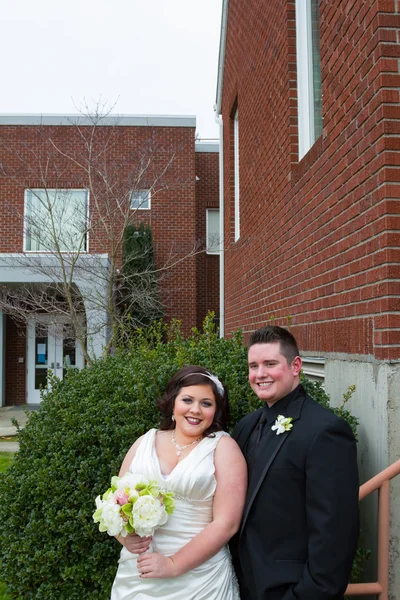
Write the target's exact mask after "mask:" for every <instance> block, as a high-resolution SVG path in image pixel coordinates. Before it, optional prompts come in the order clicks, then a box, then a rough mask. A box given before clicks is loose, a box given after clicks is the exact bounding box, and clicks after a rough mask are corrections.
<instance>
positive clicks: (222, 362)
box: [0, 315, 259, 600]
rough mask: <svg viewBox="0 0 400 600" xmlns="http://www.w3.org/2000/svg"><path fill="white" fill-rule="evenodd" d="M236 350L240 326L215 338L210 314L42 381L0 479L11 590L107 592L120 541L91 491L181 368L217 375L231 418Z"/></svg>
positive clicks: (93, 595) (115, 465)
mask: <svg viewBox="0 0 400 600" xmlns="http://www.w3.org/2000/svg"><path fill="white" fill-rule="evenodd" d="M246 354H247V352H246V349H245V348H244V346H243V341H242V336H241V333H240V332H236V333H234V334H233V336H232V337H231V338H230V339H229V340H226V339H219V337H218V336H217V332H216V330H215V328H214V325H213V320H212V315H210V317H209V318H207V319H206V321H205V325H204V330H203V332H199V331H198V330H197V329H194V330H193V333H192V335H191V336H190V337H189V338H188V339H186V340H184V339H183V338H182V336H181V333H180V329H179V323H177V322H175V323H172V324H171V325H170V326H169V327H166V326H164V325H161V324H158V325H155V326H153V327H150V328H149V329H148V330H146V331H142V330H137V331H136V332H135V333H134V337H133V339H132V340H131V343H130V345H129V346H128V347H127V348H125V349H123V350H120V351H117V352H116V354H115V355H114V356H109V357H107V358H105V359H102V360H98V361H97V362H95V363H94V364H93V365H91V366H90V367H88V368H86V369H84V370H82V371H77V370H73V369H71V370H69V371H68V373H67V376H66V377H65V379H64V380H63V381H59V380H57V379H53V380H52V382H51V390H48V391H46V392H45V393H44V394H43V401H42V405H41V408H40V410H39V411H37V412H32V413H30V416H29V420H28V423H27V425H26V427H25V428H24V429H23V430H22V431H20V432H19V441H20V451H19V453H18V454H17V455H16V457H15V461H14V463H13V465H12V466H11V467H10V468H9V469H7V471H6V472H5V473H4V474H3V475H2V476H1V478H0V561H1V567H2V578H3V580H4V582H5V583H6V585H7V591H8V593H9V594H10V596H11V598H13V599H14V600H16V599H18V600H25V599H28V598H35V599H43V600H49V599H51V600H57V599H65V600H86V599H90V600H93V599H96V600H97V599H98V600H103V599H104V600H105V599H106V598H109V595H110V587H111V583H112V581H113V578H114V575H115V571H116V568H117V559H118V554H119V550H120V545H119V544H118V542H116V541H115V540H113V539H110V538H109V537H108V536H107V535H106V534H104V533H103V534H102V533H99V531H98V528H97V526H96V525H95V524H94V523H93V521H92V513H93V511H94V508H95V507H94V498H95V497H96V496H97V495H98V494H100V493H103V492H104V490H105V489H106V488H107V487H108V485H109V481H110V478H111V476H112V475H113V474H116V473H117V472H118V470H119V467H120V464H121V461H122V459H123V457H124V455H125V453H126V451H127V450H128V448H129V446H130V445H131V444H132V443H133V441H134V440H135V439H137V438H138V437H139V436H140V435H142V434H143V433H144V432H145V431H147V430H148V429H149V428H151V427H154V426H157V424H158V420H159V416H158V411H157V408H156V403H155V400H156V399H157V398H159V397H160V396H161V395H162V393H163V391H164V388H165V385H166V383H167V381H168V380H169V378H170V377H171V376H172V375H173V373H174V372H175V371H177V370H178V369H179V368H180V367H181V366H183V365H185V364H201V365H203V366H205V367H206V368H208V369H210V370H211V371H212V372H213V373H215V374H216V375H218V376H219V377H220V378H221V380H222V381H224V383H225V384H226V385H227V387H228V390H229V395H230V403H231V407H232V424H233V423H235V422H236V421H237V420H238V419H240V418H241V417H242V416H244V415H245V414H247V413H248V412H249V411H251V410H254V408H256V407H257V406H258V404H259V401H258V400H257V398H256V397H255V396H254V394H253V393H252V392H251V390H250V387H249V385H248V382H247V360H246Z"/></svg>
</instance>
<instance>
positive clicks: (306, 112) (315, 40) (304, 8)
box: [296, 0, 322, 160]
mask: <svg viewBox="0 0 400 600" xmlns="http://www.w3.org/2000/svg"><path fill="white" fill-rule="evenodd" d="M296 56H297V59H296V62H297V103H298V136H299V160H301V159H302V158H303V156H304V155H305V154H306V153H307V152H308V151H309V149H310V148H311V146H312V145H313V144H314V142H315V141H316V140H317V139H318V138H319V136H320V135H321V133H322V93H321V63H320V46H319V11H318V0H296Z"/></svg>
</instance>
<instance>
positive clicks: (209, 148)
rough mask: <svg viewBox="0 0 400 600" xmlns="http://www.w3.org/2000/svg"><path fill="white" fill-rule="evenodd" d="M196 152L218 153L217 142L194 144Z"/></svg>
mask: <svg viewBox="0 0 400 600" xmlns="http://www.w3.org/2000/svg"><path fill="white" fill-rule="evenodd" d="M195 151H196V152H219V142H196V143H195Z"/></svg>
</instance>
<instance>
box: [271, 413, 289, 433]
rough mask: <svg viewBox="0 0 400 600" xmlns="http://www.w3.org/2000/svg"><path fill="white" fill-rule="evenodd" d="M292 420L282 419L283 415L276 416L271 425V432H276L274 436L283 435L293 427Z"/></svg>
mask: <svg viewBox="0 0 400 600" xmlns="http://www.w3.org/2000/svg"><path fill="white" fill-rule="evenodd" d="M292 421H293V418H292V417H284V416H283V415H278V418H277V419H276V421H275V423H274V425H272V427H271V429H272V431H276V435H279V434H280V433H285V431H290V430H291V429H292V427H293V425H292Z"/></svg>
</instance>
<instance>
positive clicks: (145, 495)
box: [93, 473, 175, 537]
mask: <svg viewBox="0 0 400 600" xmlns="http://www.w3.org/2000/svg"><path fill="white" fill-rule="evenodd" d="M174 508H175V502H174V494H173V492H165V491H162V489H161V487H160V486H159V485H158V484H157V483H156V482H155V481H146V480H145V479H144V478H143V476H142V475H135V474H132V473H126V474H125V475H124V476H123V477H113V478H112V479H111V487H110V488H109V489H108V490H107V491H106V492H105V494H103V495H102V496H97V498H96V509H97V510H96V511H95V512H94V513H93V520H94V522H95V523H99V530H100V531H106V532H107V533H108V535H111V536H115V535H122V537H125V536H127V535H128V533H136V534H137V535H139V536H140V537H147V536H149V535H153V534H154V532H155V530H156V529H158V528H159V527H161V525H164V523H166V522H167V519H168V515H170V514H172V512H173V511H174Z"/></svg>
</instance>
